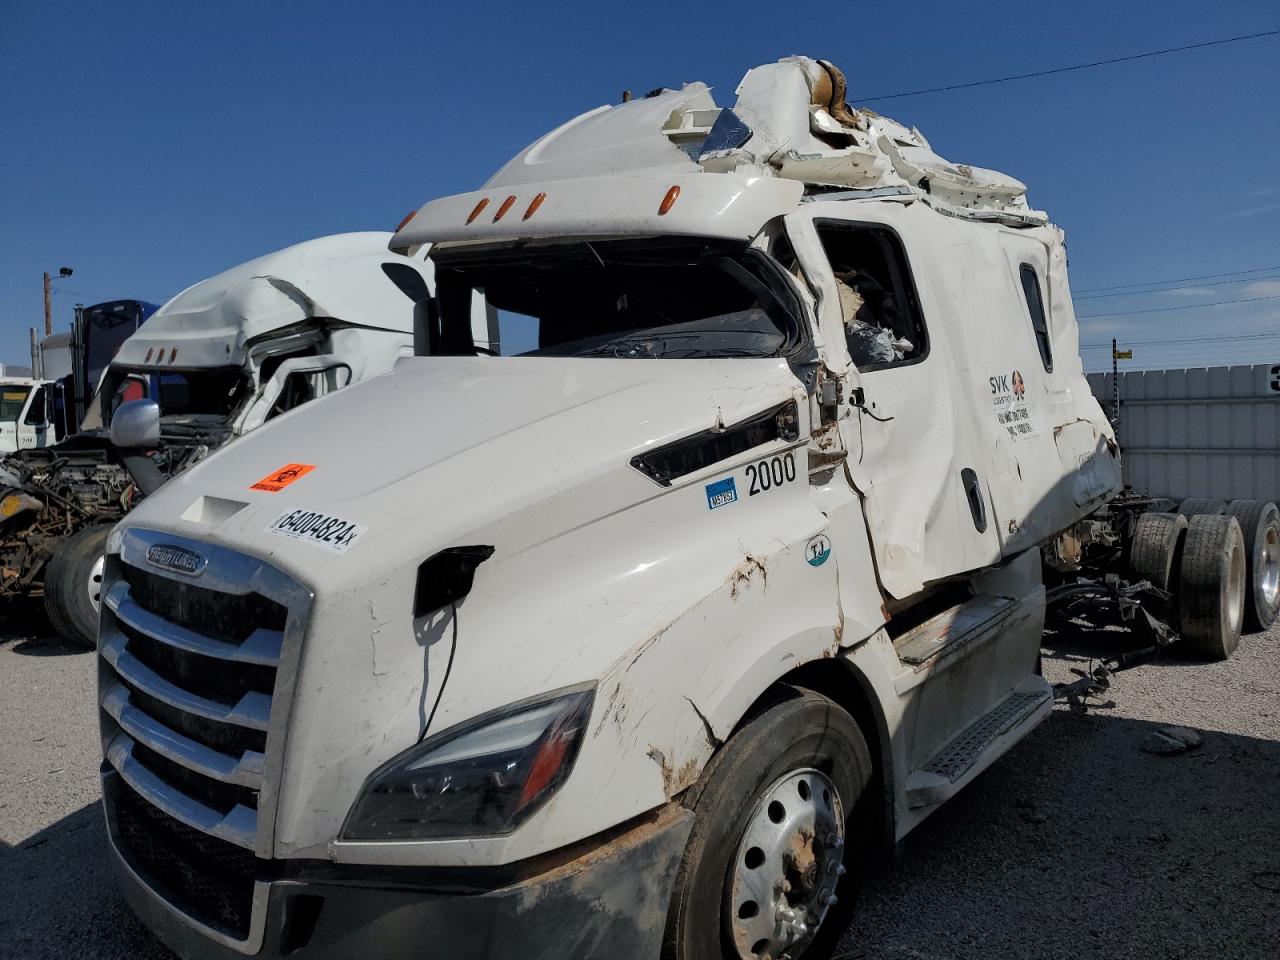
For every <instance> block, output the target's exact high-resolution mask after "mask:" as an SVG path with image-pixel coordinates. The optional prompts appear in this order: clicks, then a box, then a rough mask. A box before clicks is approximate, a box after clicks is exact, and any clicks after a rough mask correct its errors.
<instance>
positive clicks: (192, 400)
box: [0, 232, 487, 646]
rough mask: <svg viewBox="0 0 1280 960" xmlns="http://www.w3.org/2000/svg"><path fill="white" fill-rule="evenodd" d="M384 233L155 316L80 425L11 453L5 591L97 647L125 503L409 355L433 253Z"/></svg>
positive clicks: (274, 261)
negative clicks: (122, 423)
mask: <svg viewBox="0 0 1280 960" xmlns="http://www.w3.org/2000/svg"><path fill="white" fill-rule="evenodd" d="M390 237H391V235H390V234H389V233H385V232H381V233H379V232H369V233H350V234H339V235H336V236H330V237H322V238H319V239H316V240H310V241H307V242H305V243H301V244H296V245H294V246H291V247H287V248H285V249H283V250H278V251H275V252H273V253H270V254H267V255H265V256H262V257H257V258H255V259H253V260H251V261H249V262H247V263H243V264H241V265H239V266H237V267H233V268H232V269H230V270H227V271H224V272H223V273H220V274H218V275H217V276H214V277H211V278H210V279H208V280H204V281H201V282H200V283H197V284H195V285H194V286H192V287H190V288H188V289H187V290H184V291H183V292H181V293H179V294H178V295H177V296H175V297H174V298H173V299H171V300H170V301H168V302H167V303H166V304H165V305H164V306H163V307H162V308H161V309H160V310H158V311H157V312H156V313H155V314H154V315H152V316H151V317H150V318H149V319H148V320H147V321H146V322H145V323H144V324H143V325H142V326H141V327H140V328H139V329H138V330H137V332H136V333H134V334H133V335H132V336H130V337H129V338H128V339H127V340H126V341H125V342H124V343H123V344H122V345H121V346H120V348H119V350H118V351H116V353H115V355H114V357H112V358H111V360H110V364H109V366H107V367H106V369H105V371H104V372H103V373H102V374H101V381H100V383H99V384H98V386H97V391H96V394H95V395H94V397H93V400H92V402H91V403H90V404H89V407H88V410H87V411H86V415H85V417H84V421H83V423H82V425H81V430H82V432H81V433H80V434H79V435H77V436H74V437H72V438H70V439H68V440H66V441H65V442H63V443H60V444H57V445H55V446H51V447H49V448H48V449H42V450H34V451H29V452H24V453H21V454H19V455H18V456H14V457H10V458H9V459H8V460H6V461H4V473H3V474H0V598H2V597H5V596H13V595H21V594H27V593H32V592H34V591H38V590H40V589H43V592H44V602H45V608H46V610H47V611H48V613H49V618H50V620H51V621H52V623H53V625H54V626H55V628H56V629H58V631H59V632H60V633H61V634H63V635H64V636H66V637H69V638H71V639H73V640H78V641H80V642H82V643H86V644H88V645H90V646H92V644H93V642H94V639H95V636H96V633H97V620H98V607H99V600H100V595H101V580H102V556H103V547H104V544H105V542H106V536H107V531H108V530H109V529H110V527H111V525H112V524H113V523H115V521H117V520H118V519H119V518H120V517H121V516H123V514H124V513H125V512H126V511H127V510H129V509H130V508H131V507H132V506H133V505H134V504H135V503H137V502H138V501H139V500H140V499H141V498H142V497H143V496H146V495H148V494H151V493H153V492H154V491H155V489H157V488H158V487H159V485H160V484H161V483H163V482H164V481H165V480H166V479H167V478H168V477H171V476H173V475H176V474H177V473H178V472H180V471H181V470H183V469H185V468H187V467H189V466H190V465H191V464H193V463H197V462H199V461H200V460H201V459H203V458H204V457H205V456H207V455H208V454H209V452H210V451H212V450H215V449H217V448H218V447H220V446H221V445H223V444H224V443H226V442H228V441H229V440H232V439H234V438H235V437H238V436H240V435H242V434H244V433H247V432H249V431H251V430H254V429H255V428H257V427H259V426H261V425H262V424H263V423H265V422H267V421H269V420H272V419H274V418H275V417H278V416H282V415H284V414H285V413H287V412H288V411H290V410H293V409H295V408H297V407H299V406H301V405H302V404H303V403H306V402H308V401H310V400H312V399H314V398H316V397H320V396H324V395H326V394H328V393H331V392H333V391H335V390H338V389H340V388H342V387H345V386H346V385H347V384H349V383H354V382H356V381H359V380H362V379H367V378H370V377H374V376H377V375H379V374H383V373H387V372H388V371H390V370H391V368H392V367H393V366H394V365H395V363H396V361H397V360H398V359H399V358H401V357H404V356H410V355H412V353H413V314H414V308H415V304H416V303H417V302H419V301H421V300H422V299H423V298H425V297H426V296H427V295H428V293H429V290H430V283H431V266H430V264H429V263H428V262H426V261H425V257H424V255H422V254H419V255H418V256H416V257H405V256H403V255H399V254H395V253H392V252H391V251H389V250H388V249H387V241H388V240H389V239H390ZM480 338H481V339H480V343H481V345H482V346H483V345H486V344H487V339H486V338H487V330H485V329H481V330H480ZM13 392H14V394H15V396H16V394H17V390H16V388H15V389H14V391H13ZM37 392H38V388H37ZM7 395H8V392H7V390H6V394H5V396H7ZM129 401H134V406H133V426H134V430H133V434H132V439H127V440H125V441H123V442H122V443H116V442H113V441H114V440H117V439H119V438H116V437H109V436H108V435H107V430H106V425H107V424H108V423H110V420H111V416H112V414H113V413H114V412H115V410H116V409H117V408H118V407H120V406H121V405H122V404H124V403H126V402H129ZM31 402H32V401H30V400H28V401H27V407H28V408H30V407H31ZM139 406H141V410H139ZM15 407H16V403H15ZM140 415H141V420H142V422H141V423H139V421H138V418H139V416H140ZM30 417H31V414H26V415H24V416H22V417H19V420H20V421H22V420H23V419H30Z"/></svg>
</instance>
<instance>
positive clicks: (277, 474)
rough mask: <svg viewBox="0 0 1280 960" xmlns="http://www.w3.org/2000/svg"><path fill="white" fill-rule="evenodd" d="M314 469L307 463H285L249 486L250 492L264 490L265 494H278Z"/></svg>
mask: <svg viewBox="0 0 1280 960" xmlns="http://www.w3.org/2000/svg"><path fill="white" fill-rule="evenodd" d="M314 469H315V467H314V466H313V465H311V464H309V463H286V464H285V465H284V466H283V467H281V468H280V469H279V470H272V471H271V472H270V473H268V474H267V475H266V476H265V477H263V478H262V479H261V480H259V481H258V482H257V483H255V484H254V485H253V486H251V487H250V488H249V489H250V490H265V491H267V493H279V492H280V491H281V490H283V489H284V488H285V487H287V486H288V485H289V484H291V483H293V482H294V481H295V480H300V479H302V478H303V477H305V476H306V475H307V474H308V473H310V472H311V471H312V470H314Z"/></svg>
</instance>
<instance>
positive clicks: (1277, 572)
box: [1258, 526, 1280, 609]
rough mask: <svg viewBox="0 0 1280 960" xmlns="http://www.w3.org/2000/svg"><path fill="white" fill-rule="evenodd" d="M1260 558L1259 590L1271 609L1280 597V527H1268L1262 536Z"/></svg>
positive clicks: (1264, 601)
mask: <svg viewBox="0 0 1280 960" xmlns="http://www.w3.org/2000/svg"><path fill="white" fill-rule="evenodd" d="M1258 560H1259V562H1258V592H1259V593H1261V594H1262V601H1263V603H1265V604H1266V605H1267V607H1268V608H1269V609H1270V608H1273V607H1275V606H1276V601H1277V599H1280V528H1277V527H1275V526H1268V527H1267V529H1266V531H1265V533H1264V534H1263V537H1262V556H1261V557H1259V558H1258Z"/></svg>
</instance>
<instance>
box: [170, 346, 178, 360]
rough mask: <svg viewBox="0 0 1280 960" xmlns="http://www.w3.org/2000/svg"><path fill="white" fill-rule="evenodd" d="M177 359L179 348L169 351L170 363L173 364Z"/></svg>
mask: <svg viewBox="0 0 1280 960" xmlns="http://www.w3.org/2000/svg"><path fill="white" fill-rule="evenodd" d="M176 359H178V348H177V347H171V348H170V349H169V362H170V363H173V361H174V360H176Z"/></svg>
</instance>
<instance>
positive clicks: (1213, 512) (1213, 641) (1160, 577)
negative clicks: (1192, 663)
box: [1129, 497, 1280, 660]
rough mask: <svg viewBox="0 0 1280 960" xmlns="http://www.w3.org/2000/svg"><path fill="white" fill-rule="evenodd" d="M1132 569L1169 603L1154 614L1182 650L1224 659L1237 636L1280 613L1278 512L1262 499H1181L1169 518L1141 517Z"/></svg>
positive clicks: (1131, 553) (1262, 626)
mask: <svg viewBox="0 0 1280 960" xmlns="http://www.w3.org/2000/svg"><path fill="white" fill-rule="evenodd" d="M1129 565H1130V567H1131V568H1132V570H1133V572H1134V573H1135V574H1136V575H1137V576H1138V577H1139V578H1140V579H1143V580H1148V581H1150V583H1151V584H1152V585H1153V586H1154V587H1156V588H1157V589H1158V590H1160V591H1162V592H1163V593H1164V594H1165V595H1167V596H1168V597H1169V599H1168V600H1167V601H1165V602H1164V606H1163V609H1161V610H1159V611H1158V612H1159V613H1160V614H1161V615H1162V616H1163V617H1164V618H1165V619H1166V620H1168V621H1170V622H1171V623H1174V624H1176V625H1177V628H1178V631H1179V632H1180V633H1181V635H1182V638H1183V644H1184V649H1186V650H1188V651H1189V652H1191V653H1193V654H1195V655H1197V656H1202V657H1206V658H1208V659H1212V660H1226V659H1227V658H1228V657H1230V656H1231V655H1232V654H1233V653H1234V652H1235V650H1236V648H1237V647H1238V646H1239V644H1240V635H1241V633H1242V632H1254V631H1257V630H1265V629H1267V628H1268V627H1270V626H1271V625H1272V624H1273V623H1275V622H1276V619H1277V613H1278V612H1280V509H1277V508H1276V505H1275V504H1274V503H1270V502H1268V501H1261V500H1233V501H1231V502H1230V503H1228V502H1227V501H1225V500H1217V499H1213V498H1209V497H1195V498H1192V499H1188V500H1183V501H1182V502H1181V503H1180V504H1178V508H1177V511H1176V512H1174V513H1147V514H1143V515H1142V516H1141V517H1139V518H1138V522H1137V524H1136V526H1135V528H1134V535H1133V540H1132V543H1131V545H1130V550H1129Z"/></svg>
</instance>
